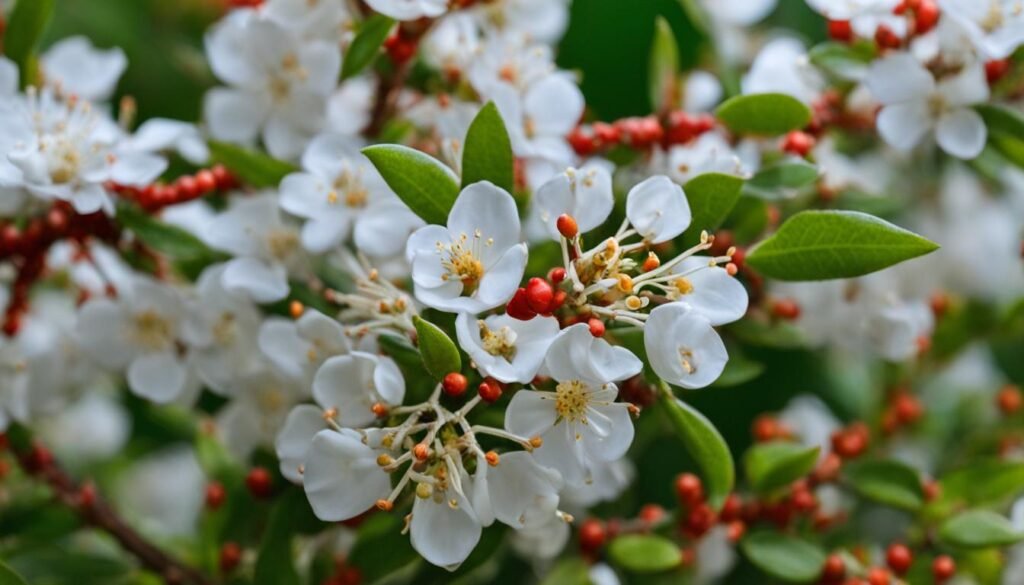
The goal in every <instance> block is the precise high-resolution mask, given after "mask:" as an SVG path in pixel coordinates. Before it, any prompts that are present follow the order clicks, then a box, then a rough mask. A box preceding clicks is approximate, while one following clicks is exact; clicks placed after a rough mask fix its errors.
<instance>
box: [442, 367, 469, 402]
mask: <svg viewBox="0 0 1024 585" xmlns="http://www.w3.org/2000/svg"><path fill="white" fill-rule="evenodd" d="M441 387H442V388H443V389H444V393H445V394H447V395H448V396H451V397H453V398H458V397H459V396H462V395H463V394H465V393H466V388H468V387H469V380H467V379H466V377H465V376H463V375H462V374H460V373H459V372H451V373H449V374H447V375H446V376H445V377H444V380H442V381H441Z"/></svg>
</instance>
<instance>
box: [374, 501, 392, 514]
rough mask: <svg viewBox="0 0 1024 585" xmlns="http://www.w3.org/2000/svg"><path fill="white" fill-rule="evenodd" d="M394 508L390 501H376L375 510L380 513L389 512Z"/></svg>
mask: <svg viewBox="0 0 1024 585" xmlns="http://www.w3.org/2000/svg"><path fill="white" fill-rule="evenodd" d="M394 507H395V505H394V504H392V503H391V501H389V500H383V499H381V500H377V509H378V510H380V511H382V512H390V511H391V509H392V508H394Z"/></svg>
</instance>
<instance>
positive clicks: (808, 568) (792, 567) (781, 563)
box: [740, 532, 825, 583]
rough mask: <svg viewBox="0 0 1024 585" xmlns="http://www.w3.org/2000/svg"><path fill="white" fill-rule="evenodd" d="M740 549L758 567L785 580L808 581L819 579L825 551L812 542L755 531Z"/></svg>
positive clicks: (745, 539) (790, 581) (792, 581)
mask: <svg viewBox="0 0 1024 585" xmlns="http://www.w3.org/2000/svg"><path fill="white" fill-rule="evenodd" d="M740 549H741V550H742V551H743V554H744V555H745V556H746V557H747V559H748V560H749V561H750V562H751V563H753V564H754V565H755V566H756V567H757V568H759V569H761V570H762V571H764V572H765V573H768V574H769V575H771V576H772V577H775V578H776V579H779V580H780V581H785V582H787V583H810V582H812V581H814V580H815V579H817V578H818V575H819V574H820V573H821V567H822V565H823V564H824V563H825V551H824V550H823V549H822V548H821V547H820V546H818V545H817V544H814V543H812V542H808V541H806V540H804V539H802V538H798V537H796V536H786V535H783V534H779V533H776V532H755V533H753V534H751V535H749V536H747V537H746V538H744V539H743V540H742V541H741V542H740Z"/></svg>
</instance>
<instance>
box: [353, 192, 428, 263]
mask: <svg viewBox="0 0 1024 585" xmlns="http://www.w3.org/2000/svg"><path fill="white" fill-rule="evenodd" d="M423 225H424V222H423V220H422V219H420V217H419V216H418V215H416V214H415V213H413V212H412V211H411V210H410V209H409V208H408V207H406V206H405V204H404V203H402V202H401V201H384V202H381V203H378V204H375V205H373V206H371V207H370V208H369V209H367V210H366V211H365V212H363V213H362V215H360V216H359V219H357V220H356V229H355V232H354V233H353V240H354V241H355V244H356V247H357V248H359V250H361V251H362V252H363V253H365V254H369V255H370V256H377V257H391V256H397V255H398V254H401V253H402V250H403V248H404V247H405V244H406V241H407V240H408V239H409V236H410V234H412V233H413V232H415V231H417V230H418V229H420V228H421V227H423ZM437 227H440V226H437Z"/></svg>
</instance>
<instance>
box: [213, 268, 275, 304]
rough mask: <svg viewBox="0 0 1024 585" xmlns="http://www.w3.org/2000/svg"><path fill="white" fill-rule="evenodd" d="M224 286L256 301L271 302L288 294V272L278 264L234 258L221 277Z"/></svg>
mask: <svg viewBox="0 0 1024 585" xmlns="http://www.w3.org/2000/svg"><path fill="white" fill-rule="evenodd" d="M221 282H222V283H223V284H224V288H225V289H227V290H229V291H232V292H241V293H245V294H247V295H249V297H250V298H251V299H252V300H254V301H256V302H257V303H272V302H274V301H279V300H281V299H283V298H285V297H286V296H288V291H289V289H290V287H289V285H288V273H287V271H285V269H284V267H283V266H281V265H280V264H268V263H266V262H263V261H261V260H257V259H256V258H236V259H234V260H231V261H230V262H228V264H227V267H226V268H225V269H224V275H223V276H222V277H221Z"/></svg>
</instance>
